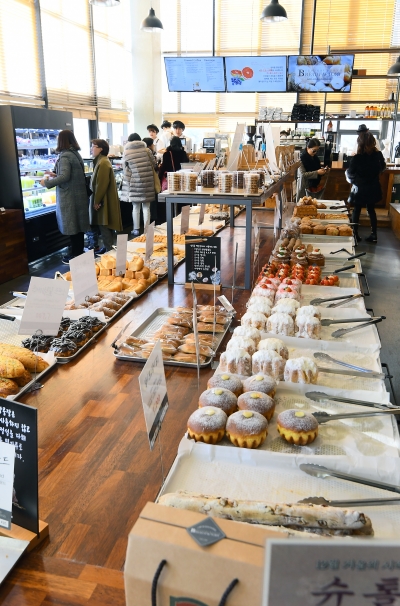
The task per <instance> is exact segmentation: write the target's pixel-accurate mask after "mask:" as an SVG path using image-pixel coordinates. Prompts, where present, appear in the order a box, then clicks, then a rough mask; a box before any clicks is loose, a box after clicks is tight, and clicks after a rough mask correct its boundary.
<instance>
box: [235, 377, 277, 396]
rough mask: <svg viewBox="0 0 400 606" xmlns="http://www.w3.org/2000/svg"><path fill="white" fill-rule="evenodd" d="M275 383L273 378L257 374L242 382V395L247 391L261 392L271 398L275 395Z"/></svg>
mask: <svg viewBox="0 0 400 606" xmlns="http://www.w3.org/2000/svg"><path fill="white" fill-rule="evenodd" d="M275 388H276V381H275V379H274V377H271V375H266V374H261V373H259V374H257V375H253V376H252V377H249V378H248V379H246V380H245V381H243V393H246V392H248V391H261V393H266V394H268V395H269V396H271V398H273V397H274V395H275Z"/></svg>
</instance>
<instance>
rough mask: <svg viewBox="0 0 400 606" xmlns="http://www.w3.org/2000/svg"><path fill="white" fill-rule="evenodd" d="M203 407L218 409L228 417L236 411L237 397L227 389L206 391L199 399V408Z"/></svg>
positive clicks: (217, 388)
mask: <svg viewBox="0 0 400 606" xmlns="http://www.w3.org/2000/svg"><path fill="white" fill-rule="evenodd" d="M205 406H215V407H216V408H220V409H221V410H223V411H224V412H225V414H227V415H228V416H229V415H231V414H232V413H233V412H235V410H237V397H236V396H235V394H234V393H232V392H231V391H229V389H224V388H223V387H215V388H213V389H207V391H203V393H202V394H201V395H200V398H199V408H204V407H205Z"/></svg>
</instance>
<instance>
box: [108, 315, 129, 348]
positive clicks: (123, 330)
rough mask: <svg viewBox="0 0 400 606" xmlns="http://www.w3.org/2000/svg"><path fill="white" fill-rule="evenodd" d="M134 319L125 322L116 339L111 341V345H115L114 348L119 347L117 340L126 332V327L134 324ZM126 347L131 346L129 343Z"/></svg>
mask: <svg viewBox="0 0 400 606" xmlns="http://www.w3.org/2000/svg"><path fill="white" fill-rule="evenodd" d="M132 321H133V320H131V321H130V322H128V324H125V326H124V327H123V328H122V329H121V330H120V331H119V333H118V334H117V336H116V337H115V339H114V341H113V342H112V343H111V347H113V348H114V349H118V345H117V341H119V339H120V338H121V337H122V335H123V334H124V332H125V331H126V329H127V328H128V326H130V325H131V324H132ZM125 345H126V344H125ZM126 347H129V345H126Z"/></svg>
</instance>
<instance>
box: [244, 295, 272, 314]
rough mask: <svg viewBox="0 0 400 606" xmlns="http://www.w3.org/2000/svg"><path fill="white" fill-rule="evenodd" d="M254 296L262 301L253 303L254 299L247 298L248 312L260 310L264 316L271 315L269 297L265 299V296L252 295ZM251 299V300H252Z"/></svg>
mask: <svg viewBox="0 0 400 606" xmlns="http://www.w3.org/2000/svg"><path fill="white" fill-rule="evenodd" d="M254 298H257V299H258V298H260V299H262V301H258V302H256V303H254V301H253V300H252V299H250V300H249V304H248V307H247V309H248V312H254V311H255V312H260V313H262V314H264V315H266V316H270V315H271V302H270V300H269V299H267V298H266V297H254ZM252 301H253V302H252Z"/></svg>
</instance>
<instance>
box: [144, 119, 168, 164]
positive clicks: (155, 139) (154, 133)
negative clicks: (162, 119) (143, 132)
mask: <svg viewBox="0 0 400 606" xmlns="http://www.w3.org/2000/svg"><path fill="white" fill-rule="evenodd" d="M147 132H148V133H149V137H146V139H143V141H147V139H148V138H151V139H152V143H153V144H154V149H153V150H152V151H153V152H156V153H158V154H159V155H160V160H161V154H162V153H163V152H164V151H165V149H166V147H167V145H165V141H164V139H162V138H160V137H159V136H158V133H159V132H160V131H159V130H158V128H157V126H156V125H155V124H149V125H148V127H147ZM147 147H150V146H149V145H147Z"/></svg>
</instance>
